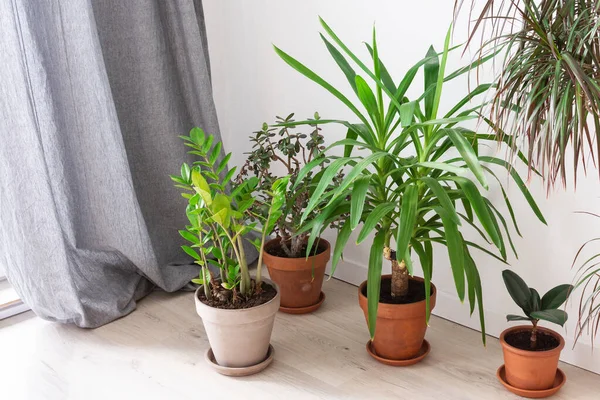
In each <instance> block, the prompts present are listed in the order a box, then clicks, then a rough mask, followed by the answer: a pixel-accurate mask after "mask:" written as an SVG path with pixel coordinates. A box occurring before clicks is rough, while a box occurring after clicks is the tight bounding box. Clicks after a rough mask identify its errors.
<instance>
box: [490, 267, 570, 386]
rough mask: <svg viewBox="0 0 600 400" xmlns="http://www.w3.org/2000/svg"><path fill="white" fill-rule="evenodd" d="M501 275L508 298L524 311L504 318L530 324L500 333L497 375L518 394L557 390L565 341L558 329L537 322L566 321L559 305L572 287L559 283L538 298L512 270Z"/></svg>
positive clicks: (561, 323) (565, 314)
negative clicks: (500, 358) (500, 360)
mask: <svg viewBox="0 0 600 400" xmlns="http://www.w3.org/2000/svg"><path fill="white" fill-rule="evenodd" d="M502 278H503V279H504V284H505V285H506V289H507V290H508V293H509V294H510V297H511V298H512V299H513V300H514V302H515V303H516V304H517V305H518V306H519V307H520V308H521V309H522V310H523V313H524V314H525V315H524V316H522V315H514V314H509V315H507V316H506V319H507V320H508V321H529V322H531V326H515V327H511V328H508V329H506V330H505V331H504V332H502V334H501V335H500V344H501V345H502V351H503V353H504V365H503V366H501V367H500V369H498V378H499V379H500V381H501V382H502V383H504V384H505V386H506V387H507V388H508V389H509V390H511V391H513V392H515V393H517V394H520V395H528V394H531V393H525V392H523V391H533V392H535V391H538V392H539V391H547V390H549V389H553V387H554V389H556V390H558V389H559V388H560V387H559V386H558V385H557V384H555V380H556V374H557V369H558V360H559V358H560V352H561V350H562V348H563V347H564V345H565V341H564V339H563V338H562V336H561V335H559V334H558V333H557V332H554V331H552V330H550V329H547V328H542V327H539V326H538V323H539V321H540V320H543V321H547V322H551V323H554V324H558V325H560V326H563V325H564V324H565V322H566V321H567V313H566V312H565V311H564V310H559V307H560V306H561V305H562V304H563V303H564V302H565V301H566V300H567V297H568V296H569V294H570V293H571V291H572V290H573V286H571V285H567V284H564V285H558V286H556V287H554V288H552V289H550V290H549V291H548V292H547V293H546V294H544V295H543V296H542V297H540V294H539V293H538V292H537V290H535V289H534V288H530V287H529V286H527V284H526V283H525V282H524V281H523V279H521V277H519V275H517V274H516V273H514V272H513V271H511V270H508V269H507V270H504V271H503V272H502ZM560 374H562V372H561V373H560ZM562 382H563V383H564V376H563V379H562ZM528 397H529V396H528Z"/></svg>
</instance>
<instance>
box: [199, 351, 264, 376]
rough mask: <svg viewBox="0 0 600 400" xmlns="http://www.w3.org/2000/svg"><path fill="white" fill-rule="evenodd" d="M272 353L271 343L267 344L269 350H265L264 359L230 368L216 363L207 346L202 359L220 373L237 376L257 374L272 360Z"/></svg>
mask: <svg viewBox="0 0 600 400" xmlns="http://www.w3.org/2000/svg"><path fill="white" fill-rule="evenodd" d="M274 354H275V349H274V348H273V345H271V344H269V351H268V352H267V357H266V358H265V360H264V361H262V362H260V363H258V364H255V365H250V366H249V367H240V368H230V367H223V366H221V365H219V364H217V362H216V360H215V356H214V354H213V351H212V349H211V348H210V347H209V348H208V350H206V353H204V359H205V360H206V362H207V363H208V364H209V365H210V366H211V367H212V368H213V369H214V370H215V371H217V372H218V373H220V374H221V375H227V376H234V377H237V376H248V375H254V374H257V373H259V372H261V371H263V370H264V369H265V368H267V367H268V366H269V365H270V364H271V363H272V362H273V356H274Z"/></svg>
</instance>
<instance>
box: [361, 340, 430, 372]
mask: <svg viewBox="0 0 600 400" xmlns="http://www.w3.org/2000/svg"><path fill="white" fill-rule="evenodd" d="M430 350H431V346H430V345H429V342H428V341H427V340H425V339H423V345H422V346H421V349H420V350H419V352H418V353H417V355H416V356H414V357H413V358H409V359H407V360H389V359H387V358H383V357H380V356H378V355H377V354H375V351H374V350H373V347H372V346H371V341H370V340H369V341H368V342H367V353H369V355H370V356H371V357H373V358H374V359H376V360H377V361H379V362H380V363H383V364H386V365H391V366H392V367H407V366H409V365H413V364H416V363H418V362H419V361H421V360H423V359H424V358H425V356H427V354H429V351H430Z"/></svg>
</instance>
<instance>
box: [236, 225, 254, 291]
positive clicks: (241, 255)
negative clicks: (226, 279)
mask: <svg viewBox="0 0 600 400" xmlns="http://www.w3.org/2000/svg"><path fill="white" fill-rule="evenodd" d="M243 240H244V239H242V236H241V235H238V237H237V247H238V249H237V254H238V262H239V264H240V275H241V280H240V292H241V293H242V294H243V295H246V296H247V295H248V294H250V288H251V285H250V282H251V281H250V271H248V264H247V263H246V253H245V252H244V242H243ZM242 285H243V286H242Z"/></svg>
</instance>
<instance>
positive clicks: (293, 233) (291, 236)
mask: <svg viewBox="0 0 600 400" xmlns="http://www.w3.org/2000/svg"><path fill="white" fill-rule="evenodd" d="M293 117H294V114H293V113H292V114H289V115H288V116H287V117H285V118H281V117H277V120H276V126H269V125H268V124H267V123H264V124H263V126H262V128H261V129H260V130H258V131H257V132H254V135H253V136H251V137H250V140H251V142H252V143H253V148H252V151H251V152H250V153H249V155H248V159H247V161H246V163H245V164H244V165H243V166H242V168H241V170H240V173H239V175H238V177H237V179H236V181H237V182H238V183H239V184H241V183H242V182H244V180H246V179H247V178H248V176H254V177H256V178H257V179H258V186H257V189H256V193H257V195H256V198H257V201H256V202H254V204H253V205H252V207H250V209H249V211H250V213H251V214H252V215H256V216H257V217H258V218H260V219H264V218H265V217H266V215H267V214H268V210H269V203H270V201H271V197H270V196H271V195H270V193H271V190H270V188H271V185H272V184H273V182H274V181H276V180H277V179H278V178H279V177H278V176H277V171H284V173H285V174H286V175H287V176H289V179H290V184H293V185H294V186H295V190H294V191H289V192H287V193H286V194H285V199H284V202H283V204H282V206H281V209H280V211H281V213H280V214H279V215H280V216H279V218H278V219H277V221H274V222H275V223H274V225H273V227H274V229H273V232H268V233H269V234H270V233H275V235H276V237H275V238H274V239H272V240H270V241H269V242H267V243H266V244H265V248H264V254H263V259H264V262H265V265H266V266H267V268H268V269H269V276H270V277H271V279H273V280H274V281H275V282H276V283H277V285H278V286H279V288H280V294H281V306H280V308H279V309H280V311H283V312H287V313H292V314H304V313H308V312H312V311H314V310H316V309H317V308H319V307H320V306H321V304H322V303H323V301H324V299H325V294H324V293H323V292H322V291H321V287H322V285H323V278H324V275H325V268H326V266H327V262H328V261H329V258H330V254H331V246H330V244H329V242H328V241H327V240H325V239H323V238H321V237H320V235H321V233H322V231H323V230H324V229H325V227H326V226H319V227H318V230H317V231H316V232H313V233H314V234H313V235H312V238H313V240H311V238H310V237H309V233H311V228H312V227H314V225H313V226H307V225H306V224H302V223H301V217H302V214H303V212H304V210H305V208H306V206H307V205H308V199H309V198H310V195H311V192H312V190H314V188H315V185H312V184H311V181H312V178H313V174H312V172H311V173H308V174H306V175H304V177H303V178H302V179H300V180H299V179H298V175H299V173H300V170H301V169H302V168H303V167H304V166H306V165H314V166H316V167H317V168H319V167H322V166H324V165H325V164H326V163H327V162H329V160H328V159H327V158H326V157H325V155H324V153H323V150H324V148H325V147H324V146H323V143H324V140H323V136H322V135H321V133H320V130H321V128H319V126H318V122H319V114H318V113H315V114H314V119H312V120H310V119H309V120H310V121H312V123H311V124H310V125H309V126H310V131H309V132H303V131H301V130H298V129H295V128H296V127H295V126H294V125H293V123H294V119H293ZM282 124H283V125H284V126H281V125H282ZM342 176H343V175H342V174H341V173H340V174H338V175H336V176H335V177H334V178H333V181H332V184H330V185H329V186H328V188H327V189H326V190H325V193H330V192H331V190H332V189H333V188H335V185H336V184H338V183H339V181H340V180H341V178H342ZM315 216H316V211H314V212H313V213H311V217H315ZM340 219H342V218H341V217H340ZM340 219H338V220H334V221H331V223H330V226H331V227H337V226H338V224H339V222H340V221H339V220H340ZM314 238H316V240H314Z"/></svg>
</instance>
